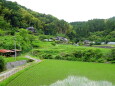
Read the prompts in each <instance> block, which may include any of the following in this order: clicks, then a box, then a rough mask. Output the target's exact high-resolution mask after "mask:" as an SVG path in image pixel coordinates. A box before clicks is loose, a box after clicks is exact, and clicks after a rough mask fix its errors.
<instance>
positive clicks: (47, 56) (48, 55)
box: [42, 54, 53, 59]
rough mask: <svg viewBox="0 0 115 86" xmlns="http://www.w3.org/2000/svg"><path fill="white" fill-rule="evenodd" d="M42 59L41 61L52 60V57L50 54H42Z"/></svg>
mask: <svg viewBox="0 0 115 86" xmlns="http://www.w3.org/2000/svg"><path fill="white" fill-rule="evenodd" d="M42 58H43V59H53V56H52V55H51V54H43V55H42Z"/></svg>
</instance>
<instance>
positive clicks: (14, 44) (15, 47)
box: [14, 34, 17, 60]
mask: <svg viewBox="0 0 115 86" xmlns="http://www.w3.org/2000/svg"><path fill="white" fill-rule="evenodd" d="M14 52H15V55H14V59H15V60H16V56H17V53H16V34H15V35H14Z"/></svg>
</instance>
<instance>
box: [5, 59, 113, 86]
mask: <svg viewBox="0 0 115 86" xmlns="http://www.w3.org/2000/svg"><path fill="white" fill-rule="evenodd" d="M69 76H70V77H69ZM71 76H73V77H75V78H74V79H73V78H71ZM76 77H85V78H83V80H82V81H85V82H88V81H93V85H91V84H90V83H89V84H90V85H83V84H82V85H78V86H114V85H115V64H105V63H90V62H77V61H64V60H44V61H43V62H41V63H39V64H36V65H34V66H33V67H31V68H29V69H28V70H26V71H25V72H23V73H21V74H20V75H18V76H17V77H16V78H14V79H13V80H12V81H10V82H9V83H8V85H7V86H76V85H75V83H74V85H70V83H73V82H71V81H73V80H74V81H75V80H77V81H79V78H76ZM66 78H67V79H66ZM68 79H69V81H70V83H69V85H60V83H61V84H62V82H66V81H67V80H68ZM80 79H81V78H80ZM58 80H60V81H61V82H60V81H58ZM101 81H102V82H101ZM103 81H106V82H103ZM57 82H58V84H57V85H55V83H57ZM97 82H99V84H100V85H94V84H98V83H97ZM53 83H54V84H53ZM102 83H103V84H104V85H102ZM107 83H109V84H108V85H107ZM105 84H106V85H105Z"/></svg>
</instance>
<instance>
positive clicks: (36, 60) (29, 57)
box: [25, 55, 42, 62]
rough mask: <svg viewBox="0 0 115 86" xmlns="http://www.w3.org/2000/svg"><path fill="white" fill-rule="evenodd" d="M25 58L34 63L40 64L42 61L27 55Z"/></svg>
mask: <svg viewBox="0 0 115 86" xmlns="http://www.w3.org/2000/svg"><path fill="white" fill-rule="evenodd" d="M25 57H26V58H28V59H32V60H34V61H35V62H41V61H42V60H40V59H36V58H32V57H31V56H29V55H26V56H25Z"/></svg>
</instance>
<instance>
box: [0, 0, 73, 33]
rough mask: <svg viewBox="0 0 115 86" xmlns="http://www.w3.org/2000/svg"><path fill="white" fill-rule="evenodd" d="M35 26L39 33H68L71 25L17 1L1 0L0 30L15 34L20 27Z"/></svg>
mask: <svg viewBox="0 0 115 86" xmlns="http://www.w3.org/2000/svg"><path fill="white" fill-rule="evenodd" d="M31 26H33V27H34V28H36V30H37V32H38V33H39V34H45V35H56V34H67V33H68V32H70V31H71V28H72V27H71V25H70V24H69V23H67V22H66V21H64V20H59V19H57V18H56V17H54V16H52V15H46V14H41V13H38V12H34V11H32V10H30V9H27V8H26V7H24V6H21V5H19V4H17V3H16V2H11V1H6V0H0V30H5V31H6V30H7V31H8V33H10V34H13V33H14V32H15V31H16V30H17V29H19V28H27V27H31Z"/></svg>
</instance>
